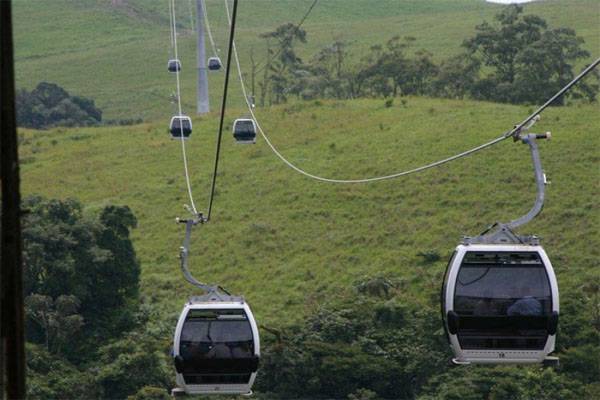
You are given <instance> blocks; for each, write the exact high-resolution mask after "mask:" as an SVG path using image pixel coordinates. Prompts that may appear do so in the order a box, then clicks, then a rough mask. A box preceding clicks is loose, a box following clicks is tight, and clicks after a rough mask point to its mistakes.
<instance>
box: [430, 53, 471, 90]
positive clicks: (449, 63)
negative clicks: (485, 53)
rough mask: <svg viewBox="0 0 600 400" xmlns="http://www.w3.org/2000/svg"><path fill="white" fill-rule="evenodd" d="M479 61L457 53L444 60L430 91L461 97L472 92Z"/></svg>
mask: <svg viewBox="0 0 600 400" xmlns="http://www.w3.org/2000/svg"><path fill="white" fill-rule="evenodd" d="M479 68H480V62H479V61H478V60H477V59H475V58H472V57H468V56H466V55H464V54H459V55H457V56H454V57H450V58H448V59H446V60H444V61H443V62H442V63H441V65H440V67H439V69H438V73H437V75H436V77H435V78H434V79H433V81H432V84H431V87H430V91H431V94H432V95H434V96H439V97H448V98H452V99H462V98H463V97H465V96H466V95H467V94H468V93H470V92H472V90H473V87H474V85H475V81H476V80H477V77H478V74H479Z"/></svg>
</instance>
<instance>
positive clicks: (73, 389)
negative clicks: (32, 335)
mask: <svg viewBox="0 0 600 400" xmlns="http://www.w3.org/2000/svg"><path fill="white" fill-rule="evenodd" d="M26 351H27V398H29V399H64V400H69V399H101V398H105V395H104V392H103V391H102V388H101V387H99V386H98V385H97V384H96V377H95V373H94V371H93V370H88V371H80V370H78V369H77V368H75V367H74V366H73V365H72V364H70V363H69V362H68V361H66V360H64V359H62V358H61V357H60V356H56V355H53V354H50V353H48V352H47V351H46V349H44V348H43V347H41V346H38V345H35V344H32V343H27V346H26Z"/></svg>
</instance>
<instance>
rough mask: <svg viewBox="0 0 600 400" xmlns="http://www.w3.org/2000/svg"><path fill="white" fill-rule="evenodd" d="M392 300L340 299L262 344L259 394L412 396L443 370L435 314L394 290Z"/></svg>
mask: <svg viewBox="0 0 600 400" xmlns="http://www.w3.org/2000/svg"><path fill="white" fill-rule="evenodd" d="M377 281H379V279H377V280H375V281H374V282H377ZM372 282H373V281H371V280H367V281H366V282H365V283H364V284H361V283H359V284H358V285H357V287H359V288H360V287H369V286H372V285H373V283H372ZM363 293H364V294H363ZM389 295H392V298H391V299H389V300H387V299H386V297H387V296H384V297H381V296H380V295H379V294H378V293H377V292H371V293H365V292H362V291H359V292H358V293H357V292H355V291H354V290H352V291H349V292H347V293H345V294H344V295H343V296H340V293H338V296H337V298H336V300H335V301H333V302H332V303H333V304H331V305H328V306H324V307H322V308H320V309H319V310H317V311H316V312H315V313H314V314H312V315H310V316H309V317H308V319H307V321H306V323H305V324H304V325H301V326H295V327H291V328H290V331H291V332H292V333H289V334H287V335H284V336H282V337H279V338H278V341H277V343H275V344H271V343H269V342H267V343H268V345H267V347H266V349H265V352H264V356H263V359H264V363H263V364H262V367H261V374H260V375H259V382H258V389H259V390H261V391H266V392H269V393H275V394H277V395H278V396H279V397H290V396H292V397H293V396H294V394H297V393H303V395H306V396H308V397H315V398H316V397H318V398H346V397H348V398H357V397H356V396H363V397H364V398H379V397H381V398H410V397H412V396H414V395H415V394H416V393H418V391H419V389H420V387H421V386H422V385H423V384H424V383H425V382H426V381H427V377H428V375H430V374H431V373H432V372H433V371H437V372H439V371H441V370H443V369H445V364H446V362H445V359H446V357H447V354H446V350H445V345H444V342H443V340H441V338H440V333H441V332H440V329H439V321H438V311H437V310H434V309H430V308H428V307H425V308H421V309H416V308H415V307H414V306H413V305H404V304H403V303H404V301H403V297H402V296H401V295H400V293H399V292H398V291H397V290H394V291H393V293H392V292H390V293H389ZM340 302H341V303H340ZM417 332H418V333H417ZM425 332H426V334H425ZM415 333H417V334H415ZM261 376H262V377H263V378H261ZM358 398H362V397H358Z"/></svg>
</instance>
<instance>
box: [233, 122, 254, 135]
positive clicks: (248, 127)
mask: <svg viewBox="0 0 600 400" xmlns="http://www.w3.org/2000/svg"><path fill="white" fill-rule="evenodd" d="M235 133H236V134H242V135H253V134H254V124H253V123H252V121H238V123H236V124H235Z"/></svg>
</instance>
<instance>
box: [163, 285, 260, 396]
mask: <svg viewBox="0 0 600 400" xmlns="http://www.w3.org/2000/svg"><path fill="white" fill-rule="evenodd" d="M173 355H174V357H175V369H176V370H177V375H176V382H177V386H178V388H179V389H180V390H183V391H184V392H185V393H186V394H249V393H251V392H252V391H251V388H252V384H253V383H254V379H255V378H256V371H257V369H258V363H259V358H260V340H259V336H258V328H257V325H256V321H255V320H254V316H253V315H252V311H251V310H250V307H249V306H248V304H247V303H246V302H245V301H244V300H243V299H242V298H240V297H230V296H227V298H225V299H222V298H220V297H213V295H211V294H209V295H205V296H202V297H192V298H191V299H190V301H189V302H188V303H186V304H185V306H184V308H183V311H182V312H181V316H180V317H179V322H178V323H177V328H176V329H175V338H174V346H173Z"/></svg>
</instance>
